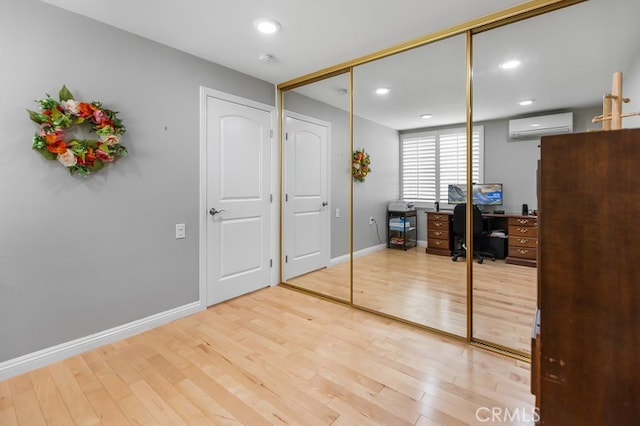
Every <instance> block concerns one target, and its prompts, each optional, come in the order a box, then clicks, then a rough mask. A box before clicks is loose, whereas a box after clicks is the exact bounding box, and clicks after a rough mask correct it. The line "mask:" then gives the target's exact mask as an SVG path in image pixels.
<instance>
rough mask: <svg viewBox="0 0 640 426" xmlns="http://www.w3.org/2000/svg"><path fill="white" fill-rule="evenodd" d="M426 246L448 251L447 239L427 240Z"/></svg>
mask: <svg viewBox="0 0 640 426" xmlns="http://www.w3.org/2000/svg"><path fill="white" fill-rule="evenodd" d="M427 246H428V248H439V249H445V250H449V249H450V247H449V239H446V240H435V239H432V238H429V241H427Z"/></svg>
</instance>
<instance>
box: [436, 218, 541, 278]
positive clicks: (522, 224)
mask: <svg viewBox="0 0 640 426" xmlns="http://www.w3.org/2000/svg"><path fill="white" fill-rule="evenodd" d="M426 214H427V250H426V251H427V253H429V254H436V255H440V256H451V250H452V249H453V211H440V212H434V211H427V212H426ZM482 218H483V219H484V223H485V229H484V230H485V231H488V232H491V231H493V230H496V229H502V230H504V231H505V232H506V233H507V245H508V254H507V258H506V262H507V263H512V264H515V265H523V266H533V267H535V266H537V263H538V262H537V259H538V256H537V251H538V217H537V216H523V215H519V214H495V213H483V214H482Z"/></svg>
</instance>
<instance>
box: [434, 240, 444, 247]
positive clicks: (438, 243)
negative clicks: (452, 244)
mask: <svg viewBox="0 0 640 426" xmlns="http://www.w3.org/2000/svg"><path fill="white" fill-rule="evenodd" d="M434 243H436V245H437V246H439V245H440V244H442V242H440V241H434Z"/></svg>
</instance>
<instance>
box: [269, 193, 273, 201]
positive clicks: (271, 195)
mask: <svg viewBox="0 0 640 426" xmlns="http://www.w3.org/2000/svg"><path fill="white" fill-rule="evenodd" d="M269 202H270V203H273V194H269Z"/></svg>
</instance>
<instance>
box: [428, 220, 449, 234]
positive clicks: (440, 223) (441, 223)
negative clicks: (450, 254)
mask: <svg viewBox="0 0 640 426" xmlns="http://www.w3.org/2000/svg"><path fill="white" fill-rule="evenodd" d="M427 229H442V230H445V231H447V232H449V220H446V221H445V220H428V221H427Z"/></svg>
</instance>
